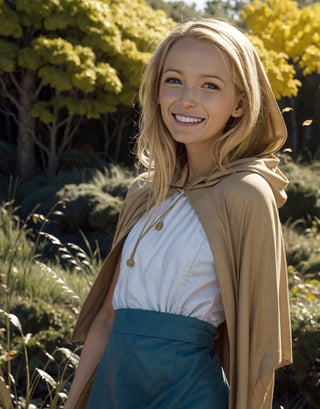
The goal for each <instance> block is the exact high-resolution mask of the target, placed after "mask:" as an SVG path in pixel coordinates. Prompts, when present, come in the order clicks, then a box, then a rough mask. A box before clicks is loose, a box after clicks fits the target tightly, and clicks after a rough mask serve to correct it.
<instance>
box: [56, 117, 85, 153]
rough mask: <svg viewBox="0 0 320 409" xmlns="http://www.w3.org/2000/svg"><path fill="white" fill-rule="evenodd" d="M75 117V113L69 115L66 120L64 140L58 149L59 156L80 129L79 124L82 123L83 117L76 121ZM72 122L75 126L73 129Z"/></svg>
mask: <svg viewBox="0 0 320 409" xmlns="http://www.w3.org/2000/svg"><path fill="white" fill-rule="evenodd" d="M73 119H74V115H72V116H69V117H68V120H67V121H66V127H65V129H64V132H63V140H62V143H61V145H60V146H59V149H58V152H59V156H60V155H61V153H62V152H63V151H64V149H65V148H66V147H67V146H68V145H69V143H70V142H71V140H72V138H73V136H74V135H75V133H76V132H77V131H78V129H79V126H80V123H81V118H80V119H79V120H78V121H77V122H74V121H73ZM64 122H65V121H64ZM72 124H74V126H73V128H72V130H71V125H72Z"/></svg>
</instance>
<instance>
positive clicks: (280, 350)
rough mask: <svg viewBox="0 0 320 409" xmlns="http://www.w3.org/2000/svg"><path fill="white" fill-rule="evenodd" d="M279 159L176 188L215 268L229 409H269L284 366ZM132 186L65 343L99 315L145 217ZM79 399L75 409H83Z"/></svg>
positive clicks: (287, 350) (287, 335)
mask: <svg viewBox="0 0 320 409" xmlns="http://www.w3.org/2000/svg"><path fill="white" fill-rule="evenodd" d="M277 165H278V159H277V158H276V157H275V156H273V155H271V156H268V157H267V158H247V159H241V160H239V161H236V162H234V163H232V164H231V165H230V166H229V167H228V168H227V169H225V170H221V171H218V172H214V173H213V174H211V175H210V176H209V177H206V178H199V179H198V180H196V181H194V182H193V183H192V184H189V185H186V184H185V181H186V177H187V172H184V173H183V175H182V176H181V178H180V179H179V180H177V181H176V183H175V184H174V186H173V187H172V189H171V190H170V192H169V194H170V193H172V192H173V191H175V190H176V189H177V188H179V187H183V188H184V191H185V193H186V195H187V197H188V199H189V201H190V203H191V205H192V207H193V208H194V209H195V211H196V213H197V215H198V217H199V219H200V221H201V223H202V224H203V227H204V229H205V231H206V234H207V236H208V240H209V242H210V245H211V249H212V252H213V255H214V259H215V261H216V269H217V275H218V279H219V284H220V287H221V295H222V300H223V304H224V309H225V315H226V323H225V324H223V325H222V326H220V327H219V336H218V339H217V340H216V341H215V349H216V351H217V353H218V355H219V357H220V360H221V363H222V365H223V367H224V370H225V372H226V375H227V377H228V380H229V383H230V404H229V409H271V402H272V394H273V382H274V370H275V369H276V368H278V367H280V366H283V365H286V364H288V363H290V362H291V330H290V318H289V302H288V289H287V270H286V261H285V252H284V245H283V238H282V232H281V225H280V222H279V218H278V209H277V206H281V205H282V204H283V203H284V202H285V200H286V195H285V192H284V188H285V187H286V185H287V180H286V178H285V177H284V176H283V174H282V173H281V172H280V171H279V169H278V167H277ZM140 184H141V179H139V180H137V181H136V182H135V183H134V184H133V187H132V189H131V190H130V192H129V193H128V197H127V200H126V201H125V204H124V206H123V209H122V213H121V215H120V219H119V223H118V228H117V232H116V235H115V240H114V245H113V248H112V251H111V252H110V254H109V256H108V258H107V259H106V261H105V263H104V265H103V267H102V269H101V271H100V273H99V275H98V277H97V279H96V282H95V284H94V285H93V287H92V289H91V291H90V293H89V295H88V297H87V300H86V301H85V304H84V306H83V308H82V311H81V313H80V316H79V319H78V321H77V323H76V326H75V330H74V334H73V337H72V339H73V340H74V341H84V340H85V337H86V334H87V332H88V330H89V328H90V325H91V322H92V320H93V318H94V317H95V315H96V314H97V312H98V310H99V309H100V307H101V305H102V303H103V301H104V299H105V297H106V294H107V292H108V288H109V286H110V283H111V279H112V275H113V272H114V268H115V265H116V262H117V260H118V258H119V257H120V254H121V248H122V244H123V240H124V238H125V237H126V235H127V234H128V232H129V231H130V229H131V228H132V226H133V225H134V224H135V222H136V221H137V220H138V218H139V217H141V215H142V214H143V213H144V211H145V208H146V202H147V198H148V192H149V190H148V187H149V186H148V182H146V183H143V184H142V186H140ZM85 400H86V398H85V396H84V394H83V396H82V399H81V401H82V402H81V403H80V400H79V402H78V403H77V405H76V406H75V407H76V408H77V409H80V408H85V406H84V402H85Z"/></svg>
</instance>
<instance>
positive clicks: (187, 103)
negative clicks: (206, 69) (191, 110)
mask: <svg viewBox="0 0 320 409" xmlns="http://www.w3.org/2000/svg"><path fill="white" fill-rule="evenodd" d="M181 105H182V106H184V107H194V106H195V105H196V98H195V90H194V89H193V88H192V87H190V86H185V87H183V89H182V92H181Z"/></svg>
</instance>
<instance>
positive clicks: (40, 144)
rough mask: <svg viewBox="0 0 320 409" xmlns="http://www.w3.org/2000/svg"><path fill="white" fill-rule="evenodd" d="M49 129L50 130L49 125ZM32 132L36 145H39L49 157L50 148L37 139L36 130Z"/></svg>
mask: <svg viewBox="0 0 320 409" xmlns="http://www.w3.org/2000/svg"><path fill="white" fill-rule="evenodd" d="M48 128H50V127H49V125H48ZM30 132H31V136H32V139H33V140H34V143H35V144H36V145H38V146H39V147H40V148H41V149H42V150H43V151H44V152H46V154H47V155H49V149H48V147H47V146H46V145H45V144H44V143H43V142H41V140H40V139H39V138H38V137H37V135H36V132H35V130H31V131H30Z"/></svg>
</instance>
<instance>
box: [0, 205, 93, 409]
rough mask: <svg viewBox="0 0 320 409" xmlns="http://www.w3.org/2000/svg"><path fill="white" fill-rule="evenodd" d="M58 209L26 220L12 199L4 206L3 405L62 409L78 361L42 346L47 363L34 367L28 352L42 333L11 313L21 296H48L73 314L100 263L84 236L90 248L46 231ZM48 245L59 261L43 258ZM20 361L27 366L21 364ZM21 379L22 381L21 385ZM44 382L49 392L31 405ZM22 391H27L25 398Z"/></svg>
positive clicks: (0, 233) (0, 213)
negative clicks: (26, 329)
mask: <svg viewBox="0 0 320 409" xmlns="http://www.w3.org/2000/svg"><path fill="white" fill-rule="evenodd" d="M55 208H56V207H55V206H54V207H53V208H52V209H51V210H50V212H49V214H48V215H46V216H43V215H40V214H38V213H36V209H35V211H34V212H32V213H31V214H30V215H29V216H28V218H27V219H26V221H24V222H22V221H21V220H20V219H19V218H18V217H17V216H16V209H15V208H14V206H13V203H12V202H9V203H5V204H3V205H2V206H0V263H1V267H0V268H1V270H0V280H1V282H0V285H1V292H2V294H3V295H4V296H1V298H0V402H1V404H2V407H3V408H4V409H11V408H31V407H37V408H42V407H50V408H51V409H54V408H58V407H59V405H61V402H63V400H64V399H65V397H66V391H65V388H66V385H67V384H68V382H69V379H70V376H71V374H72V372H71V373H70V368H71V369H72V368H75V367H76V365H77V359H78V358H77V354H76V352H75V351H72V350H70V349H69V348H66V347H56V348H55V349H54V350H53V352H52V353H48V351H46V350H44V351H43V357H45V356H46V361H45V360H43V361H42V365H41V367H35V368H33V365H31V361H30V351H32V348H34V347H35V345H36V344H37V343H39V341H38V339H37V336H38V334H32V333H27V334H25V332H24V328H23V324H22V322H21V318H23V317H18V316H17V315H15V314H14V313H12V311H13V309H14V307H15V305H17V304H18V303H21V302H22V301H23V300H31V301H32V300H34V301H36V300H45V301H46V302H47V303H48V306H49V307H51V308H52V306H53V305H57V306H59V305H60V306H61V307H60V308H63V309H64V310H66V309H68V310H69V316H71V317H73V318H74V317H75V315H76V314H77V313H78V310H79V306H80V305H81V303H82V301H83V298H84V297H85V295H86V294H87V292H88V289H89V287H90V285H91V282H92V280H93V278H94V274H95V272H96V271H97V269H98V266H99V264H100V262H101V261H100V258H99V252H98V250H96V251H95V252H93V251H92V250H91V249H90V247H89V244H88V242H87V241H86V240H85V237H83V239H84V241H85V243H86V244H87V247H88V248H87V252H86V251H84V250H83V249H82V248H80V247H79V246H77V245H74V244H72V243H68V244H63V243H62V242H61V241H60V240H59V239H58V238H56V237H54V236H53V235H51V234H48V233H46V231H45V230H46V225H47V224H48V223H49V220H50V216H52V215H54V214H55V213H56V214H55V216H57V212H56V210H55ZM30 223H33V225H36V227H37V229H36V231H37V233H36V234H34V233H33V231H32V230H31V229H30V228H29V227H28V226H29V224H30ZM48 245H50V246H51V249H54V250H55V254H56V260H53V261H47V260H43V258H42V256H43V254H42V250H43V249H45V248H46V246H48ZM62 266H63V267H62ZM49 307H48V308H49ZM1 324H2V325H1ZM1 327H2V328H1ZM21 359H22V360H23V365H21V363H18V361H19V360H20V361H21ZM53 366H55V368H54V369H53ZM21 367H23V371H24V374H23V375H21V373H20V371H21ZM15 370H16V371H17V373H15V372H14V371H15ZM50 371H51V372H52V371H53V372H54V374H55V378H53V376H52V375H51V374H50ZM17 379H23V386H22V387H21V385H19V384H17V382H16V380H17ZM41 383H42V384H43V383H45V384H46V386H47V394H46V395H45V396H44V395H43V391H42V398H41V402H37V403H36V406H32V405H35V404H34V403H32V402H33V401H34V400H35V399H36V396H35V394H36V391H37V388H39V385H40V384H41ZM21 389H23V390H24V391H25V392H24V396H21ZM42 390H43V386H42ZM0 407H1V406H0Z"/></svg>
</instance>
